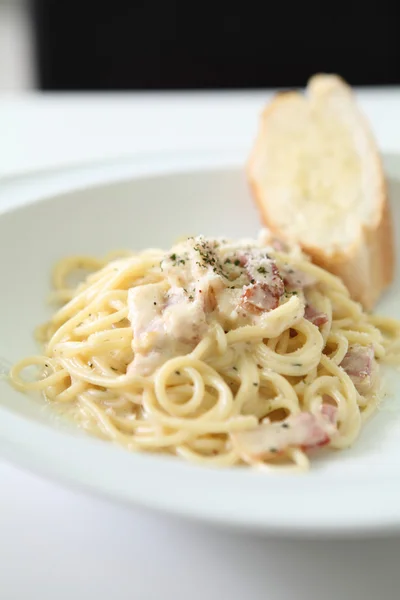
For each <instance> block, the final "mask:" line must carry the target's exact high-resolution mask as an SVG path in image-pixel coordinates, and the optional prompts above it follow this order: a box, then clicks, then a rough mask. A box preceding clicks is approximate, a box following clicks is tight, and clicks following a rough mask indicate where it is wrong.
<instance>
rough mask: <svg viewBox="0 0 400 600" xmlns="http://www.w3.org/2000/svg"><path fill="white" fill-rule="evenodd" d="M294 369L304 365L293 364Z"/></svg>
mask: <svg viewBox="0 0 400 600" xmlns="http://www.w3.org/2000/svg"><path fill="white" fill-rule="evenodd" d="M292 366H293V367H302V366H303V365H302V363H293V364H292Z"/></svg>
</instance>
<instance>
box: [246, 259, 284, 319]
mask: <svg viewBox="0 0 400 600" xmlns="http://www.w3.org/2000/svg"><path fill="white" fill-rule="evenodd" d="M247 269H248V272H249V276H250V277H251V280H252V281H253V283H250V285H246V286H244V288H243V294H242V296H241V300H240V306H241V307H242V308H243V309H244V310H247V311H248V312H250V313H252V314H260V313H262V312H265V311H268V310H273V309H274V308H277V307H278V306H279V300H280V299H281V297H282V296H283V294H284V293H285V285H284V283H283V280H282V278H281V276H280V274H279V271H278V267H277V266H276V264H275V263H274V262H273V261H272V260H268V261H263V263H262V264H260V266H259V267H258V270H257V268H255V267H254V264H252V263H248V264H247ZM260 269H262V270H260Z"/></svg>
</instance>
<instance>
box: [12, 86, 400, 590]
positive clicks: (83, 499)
mask: <svg viewBox="0 0 400 600" xmlns="http://www.w3.org/2000/svg"><path fill="white" fill-rule="evenodd" d="M268 95H269V94H267V93H261V92H257V93H235V94H232V95H229V94H219V95H215V96H213V95H211V94H190V95H188V94H187V95H179V94H170V95H167V96H150V95H136V96H135V95H121V96H109V97H107V96H97V97H90V96H84V97H82V98H77V97H73V96H71V97H68V96H65V95H64V96H58V97H51V96H47V97H40V96H39V95H35V94H32V95H27V96H25V97H18V96H15V97H13V96H8V97H0V203H2V202H4V201H7V202H8V203H10V202H14V201H15V202H17V201H18V200H20V199H21V198H22V197H23V196H24V194H26V193H27V190H32V186H35V190H36V191H37V193H40V192H41V191H43V190H47V191H49V190H51V189H56V188H60V187H63V185H65V181H66V180H68V181H72V179H73V177H72V175H70V174H69V173H68V172H64V173H62V172H60V171H54V170H53V171H52V172H51V174H49V173H46V172H45V170H46V169H55V168H57V167H60V166H64V167H67V166H68V165H71V164H77V163H79V162H81V161H84V162H86V163H88V162H90V161H91V160H94V159H96V160H105V159H108V158H111V159H113V158H114V159H115V158H118V157H120V156H122V157H129V156H133V157H135V156H140V154H141V153H143V152H145V153H152V152H155V153H158V154H159V153H160V152H161V153H163V152H165V151H169V152H171V151H179V150H185V152H195V151H196V150H201V151H203V152H205V151H207V150H221V152H223V151H225V150H226V149H232V148H234V149H235V152H236V154H237V155H238V156H243V159H244V158H245V156H246V152H247V149H248V147H249V144H250V143H251V139H252V136H253V135H254V131H255V127H256V122H257V113H258V112H259V110H260V107H261V106H262V104H263V102H264V99H265V98H266V97H267V96H268ZM359 96H360V102H361V103H362V106H363V108H364V110H365V112H366V113H367V114H368V116H369V118H370V119H371V121H372V123H373V126H374V130H375V133H376V137H377V139H378V143H379V145H380V147H381V148H382V149H383V150H386V151H389V152H395V151H396V150H399V149H400V118H399V116H400V90H393V89H392V90H386V91H385V90H379V91H371V90H370V91H364V92H362V93H360V95H359ZM107 168H113V167H112V166H110V167H107ZM27 171H29V172H30V173H31V175H30V176H29V177H27V176H26V172H27ZM37 171H42V173H41V174H34V172H37ZM89 171H90V169H89V170H88V172H89ZM333 493H334V492H333ZM399 556H400V539H395V538H393V539H386V540H384V539H382V540H363V541H299V540H298V541H290V540H272V539H263V538H261V537H259V538H257V537H251V536H249V535H239V534H237V533H230V532H227V531H220V530H215V529H212V528H209V527H205V526H203V525H199V524H194V523H189V522H183V521H180V520H177V519H171V518H168V517H165V516H162V515H156V514H153V513H150V512H147V511H145V510H143V509H127V508H125V507H120V506H115V505H111V504H109V503H107V502H105V501H103V500H100V499H97V498H93V497H89V496H86V495H84V494H82V493H80V492H77V491H71V490H67V489H64V488H62V487H61V486H59V485H57V484H55V483H53V482H49V481H45V480H42V479H40V478H39V477H36V476H35V475H31V474H28V473H25V472H23V471H21V470H19V469H18V468H17V467H15V466H12V465H10V464H8V463H6V462H4V461H3V462H1V461H0V599H1V600H22V599H25V598H29V599H33V600H36V598H37V599H40V600H47V599H49V600H50V599H51V600H53V599H57V600H64V599H65V600H67V599H68V600H72V599H73V600H80V599H85V600H86V599H89V598H90V599H91V598H95V599H96V600H106V599H109V598H118V600H125V599H128V598H129V599H132V598H135V600H148V599H149V600H163V599H164V598H165V599H168V600H169V599H174V600H183V599H184V600H189V599H190V600H197V599H206V598H207V599H208V600H214V599H215V600H217V599H218V600H219V599H220V598H229V599H230V600H239V599H244V598H246V599H249V600H259V599H263V600H264V599H265V598H268V600H303V599H307V600H310V598H311V599H313V598H323V599H324V600H331V599H332V600H333V599H335V600H337V599H338V598H341V599H343V600H347V599H349V600H350V599H353V598H363V600H372V599H374V600H375V599H376V598H381V599H382V600H391V599H393V600H394V599H398V597H399V594H398V590H399V588H400V569H399V564H400V563H399V560H400V559H399Z"/></svg>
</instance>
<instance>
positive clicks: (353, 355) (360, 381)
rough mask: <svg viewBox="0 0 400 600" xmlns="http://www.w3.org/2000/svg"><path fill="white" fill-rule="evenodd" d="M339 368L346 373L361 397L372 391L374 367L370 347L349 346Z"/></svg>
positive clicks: (373, 356) (372, 351) (373, 357)
mask: <svg viewBox="0 0 400 600" xmlns="http://www.w3.org/2000/svg"><path fill="white" fill-rule="evenodd" d="M340 366H341V367H342V368H343V369H344V370H345V371H346V373H347V375H348V376H349V377H350V379H351V380H352V382H353V383H354V385H355V387H356V389H357V391H358V392H359V393H360V394H361V395H362V396H365V395H366V394H368V393H369V392H370V391H371V390H372V387H373V385H374V380H375V377H374V374H375V367H376V363H375V355H374V349H373V347H372V346H360V344H354V346H350V347H349V350H348V352H347V354H346V355H345V357H344V359H343V360H342V362H341V363H340Z"/></svg>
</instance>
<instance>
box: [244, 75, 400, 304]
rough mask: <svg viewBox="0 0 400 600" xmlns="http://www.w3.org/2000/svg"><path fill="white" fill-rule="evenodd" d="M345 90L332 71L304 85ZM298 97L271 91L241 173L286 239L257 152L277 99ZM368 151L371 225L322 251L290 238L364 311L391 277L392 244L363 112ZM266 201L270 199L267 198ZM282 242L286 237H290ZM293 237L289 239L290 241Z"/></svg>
mask: <svg viewBox="0 0 400 600" xmlns="http://www.w3.org/2000/svg"><path fill="white" fill-rule="evenodd" d="M335 88H336V89H338V88H341V89H342V90H343V89H344V88H345V89H346V90H348V91H349V93H351V90H350V88H349V87H348V86H347V84H346V83H344V82H343V81H342V80H341V79H340V78H339V77H336V76H333V75H326V76H325V75H316V76H314V77H313V78H312V79H311V80H310V82H309V85H308V90H309V91H310V93H311V94H314V95H315V94H318V95H322V96H323V95H325V94H330V93H331V92H332V90H334V89H335ZM294 97H295V98H296V99H297V98H298V97H299V94H298V93H297V92H284V93H280V94H277V95H276V97H275V98H274V99H273V100H272V102H271V103H270V104H269V105H268V106H267V107H266V108H265V109H264V111H263V113H262V116H261V124H260V127H259V131H258V135H257V138H256V141H255V144H254V146H253V149H252V152H251V154H250V157H249V160H248V163H247V167H246V171H247V176H248V181H249V183H250V187H251V190H252V194H253V197H254V199H255V201H256V203H257V205H258V209H259V212H260V214H261V218H262V221H263V223H264V224H265V225H266V226H267V227H268V228H269V229H270V230H271V231H272V232H273V233H274V234H275V235H276V236H278V237H281V238H284V239H287V237H286V236H285V234H284V232H283V231H281V229H280V227H279V225H278V224H277V223H276V222H275V221H274V214H273V199H272V198H268V192H266V191H265V190H264V189H263V186H262V182H261V181H260V178H259V177H258V173H259V169H260V167H259V161H260V157H262V156H263V147H264V145H265V143H266V142H265V140H266V136H268V131H267V127H268V120H269V117H270V115H271V114H272V113H273V112H274V111H276V110H279V109H280V108H281V106H282V102H288V101H289V102H291V101H292V100H293V98H294ZM359 117H360V118H361V121H362V126H363V128H364V134H366V135H367V137H368V143H369V145H370V148H371V149H372V150H373V155H374V162H376V166H377V171H378V173H379V186H378V187H379V191H378V193H377V197H376V206H377V209H376V213H375V214H376V218H375V220H374V223H373V225H372V226H366V225H365V224H363V226H362V228H361V235H360V236H359V237H358V238H357V239H355V240H354V242H353V244H352V245H351V246H349V247H348V248H347V249H346V251H343V252H342V251H335V252H334V253H328V252H327V251H326V250H325V249H324V248H321V247H318V246H311V245H309V244H307V242H306V241H304V240H296V241H297V243H299V245H300V246H301V247H302V249H303V250H304V252H306V253H307V254H308V255H309V256H310V257H311V259H312V261H313V262H315V263H316V264H318V265H319V266H321V267H323V268H325V269H326V270H328V271H330V272H331V273H333V274H335V275H337V276H338V277H340V278H341V279H342V280H343V282H344V283H345V285H346V286H347V288H348V290H349V292H350V295H351V296H352V298H353V299H354V300H356V301H358V302H360V303H361V304H362V305H363V307H364V308H365V309H366V310H371V309H372V308H373V307H374V305H375V304H376V302H377V300H378V299H379V297H380V296H381V294H382V292H383V290H385V288H386V287H387V286H388V285H389V284H390V283H391V282H392V280H393V275H394V266H395V258H394V243H393V227H392V218H391V211H390V207H389V202H388V193H387V185H386V180H385V176H384V171H383V166H382V161H381V157H380V155H379V152H378V149H377V147H376V144H375V142H374V139H373V136H372V134H371V132H370V129H369V126H368V123H367V122H366V119H365V118H364V117H363V115H359ZM270 200H271V201H270ZM288 241H291V240H290V239H289V240H288ZM292 241H293V240H292Z"/></svg>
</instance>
